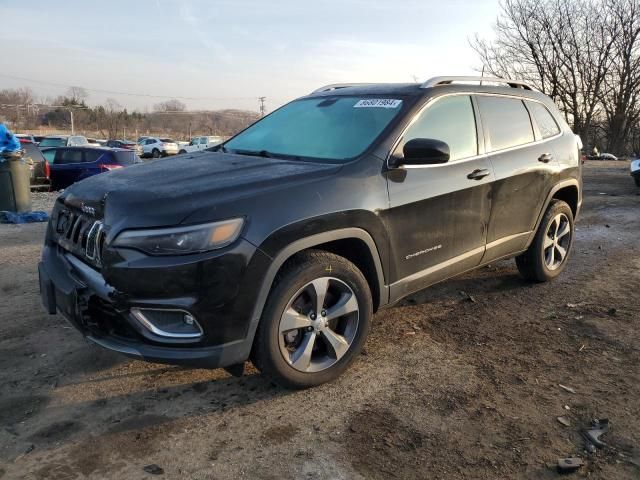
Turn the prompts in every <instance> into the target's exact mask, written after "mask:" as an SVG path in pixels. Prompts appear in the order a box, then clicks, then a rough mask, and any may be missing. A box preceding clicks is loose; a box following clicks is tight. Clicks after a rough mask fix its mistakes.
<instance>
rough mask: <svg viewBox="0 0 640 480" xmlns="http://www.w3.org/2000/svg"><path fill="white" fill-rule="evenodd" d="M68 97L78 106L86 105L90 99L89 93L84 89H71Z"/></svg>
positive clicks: (68, 90) (68, 91)
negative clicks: (86, 101)
mask: <svg viewBox="0 0 640 480" xmlns="http://www.w3.org/2000/svg"><path fill="white" fill-rule="evenodd" d="M66 97H67V98H68V99H70V100H71V101H72V102H73V103H74V104H76V105H81V104H82V105H84V102H85V100H86V99H87V98H89V92H87V90H86V89H85V88H82V87H69V88H68V89H67V94H66Z"/></svg>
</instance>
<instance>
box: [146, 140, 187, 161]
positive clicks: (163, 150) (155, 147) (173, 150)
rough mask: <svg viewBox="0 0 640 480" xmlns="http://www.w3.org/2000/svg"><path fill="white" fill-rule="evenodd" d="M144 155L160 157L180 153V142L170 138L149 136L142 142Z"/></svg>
mask: <svg viewBox="0 0 640 480" xmlns="http://www.w3.org/2000/svg"><path fill="white" fill-rule="evenodd" d="M140 145H142V156H143V157H153V158H160V157H166V156H167V155H176V154H177V153H178V144H177V143H176V142H174V141H173V140H171V139H170V138H158V137H149V138H146V139H144V140H143V141H141V142H140Z"/></svg>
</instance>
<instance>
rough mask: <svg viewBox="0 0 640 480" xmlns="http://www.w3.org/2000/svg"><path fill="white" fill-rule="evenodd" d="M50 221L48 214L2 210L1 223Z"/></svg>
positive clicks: (0, 211)
mask: <svg viewBox="0 0 640 480" xmlns="http://www.w3.org/2000/svg"><path fill="white" fill-rule="evenodd" d="M47 220H49V215H48V214H47V212H41V211H37V212H24V213H16V212H7V211H6V210H0V223H34V222H46V221H47Z"/></svg>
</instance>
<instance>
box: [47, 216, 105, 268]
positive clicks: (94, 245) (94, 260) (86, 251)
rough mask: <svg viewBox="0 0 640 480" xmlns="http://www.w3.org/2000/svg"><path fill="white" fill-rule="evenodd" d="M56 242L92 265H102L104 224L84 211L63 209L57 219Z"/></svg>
mask: <svg viewBox="0 0 640 480" xmlns="http://www.w3.org/2000/svg"><path fill="white" fill-rule="evenodd" d="M55 222H56V223H55V234H56V238H55V240H56V242H57V243H58V244H59V245H60V246H61V247H62V248H64V249H65V250H67V251H69V252H71V253H73V254H74V255H76V256H77V257H79V258H81V259H82V260H85V261H86V262H88V263H90V264H91V265H93V266H95V267H98V268H100V267H101V266H102V249H103V247H104V239H105V232H104V225H103V223H102V222H101V221H100V220H96V219H94V218H92V217H89V216H87V215H85V214H82V213H75V212H72V211H71V210H66V209H62V210H60V211H59V212H58V215H57V216H56V219H55Z"/></svg>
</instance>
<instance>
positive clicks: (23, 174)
mask: <svg viewBox="0 0 640 480" xmlns="http://www.w3.org/2000/svg"><path fill="white" fill-rule="evenodd" d="M30 185H31V169H30V168H29V164H28V163H27V162H26V161H25V160H24V159H23V158H22V152H21V151H20V153H16V152H13V153H11V154H6V153H5V154H0V210H8V211H10V212H16V213H22V212H30V211H31V188H30Z"/></svg>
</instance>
